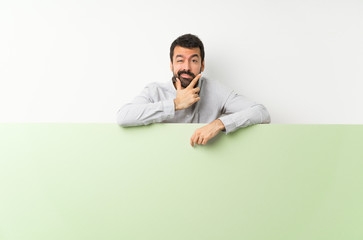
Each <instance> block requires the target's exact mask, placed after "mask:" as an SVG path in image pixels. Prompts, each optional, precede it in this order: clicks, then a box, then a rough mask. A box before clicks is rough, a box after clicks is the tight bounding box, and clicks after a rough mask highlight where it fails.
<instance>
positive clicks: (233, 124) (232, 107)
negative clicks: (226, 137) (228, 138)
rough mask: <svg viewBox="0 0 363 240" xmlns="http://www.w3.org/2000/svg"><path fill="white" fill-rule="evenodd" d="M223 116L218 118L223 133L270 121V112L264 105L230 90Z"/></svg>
mask: <svg viewBox="0 0 363 240" xmlns="http://www.w3.org/2000/svg"><path fill="white" fill-rule="evenodd" d="M222 114H223V116H222V117H220V118H219V119H220V120H221V121H222V123H223V124H224V126H225V133H226V134H227V133H230V132H233V131H235V130H237V129H238V128H243V127H248V126H250V125H254V124H260V123H270V122H271V119H270V114H269V113H268V111H267V109H266V108H265V106H263V105H262V104H258V103H256V102H254V101H251V100H249V99H248V98H246V97H244V96H241V95H238V94H236V93H235V92H234V91H232V92H231V93H230V94H229V96H228V98H227V100H226V102H225V104H224V106H223V108H222Z"/></svg>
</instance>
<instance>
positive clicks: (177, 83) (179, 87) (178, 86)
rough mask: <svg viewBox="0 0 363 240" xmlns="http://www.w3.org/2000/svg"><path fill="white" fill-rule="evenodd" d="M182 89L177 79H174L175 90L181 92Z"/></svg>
mask: <svg viewBox="0 0 363 240" xmlns="http://www.w3.org/2000/svg"><path fill="white" fill-rule="evenodd" d="M181 89H182V87H181V82H180V80H179V78H177V79H176V90H181Z"/></svg>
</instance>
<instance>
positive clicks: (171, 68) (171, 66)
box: [170, 61, 173, 72]
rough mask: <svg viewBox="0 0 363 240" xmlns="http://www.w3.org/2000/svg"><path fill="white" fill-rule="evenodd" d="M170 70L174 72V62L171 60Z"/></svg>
mask: <svg viewBox="0 0 363 240" xmlns="http://www.w3.org/2000/svg"><path fill="white" fill-rule="evenodd" d="M170 70H171V71H172V72H173V63H172V62H171V61H170Z"/></svg>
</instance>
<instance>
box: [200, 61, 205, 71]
mask: <svg viewBox="0 0 363 240" xmlns="http://www.w3.org/2000/svg"><path fill="white" fill-rule="evenodd" d="M204 64H205V60H203V62H202V67H201V72H203V71H204Z"/></svg>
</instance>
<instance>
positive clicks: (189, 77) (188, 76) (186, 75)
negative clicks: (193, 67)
mask: <svg viewBox="0 0 363 240" xmlns="http://www.w3.org/2000/svg"><path fill="white" fill-rule="evenodd" d="M180 77H182V78H188V79H191V78H192V76H190V75H189V74H185V73H183V74H181V75H180Z"/></svg>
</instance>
